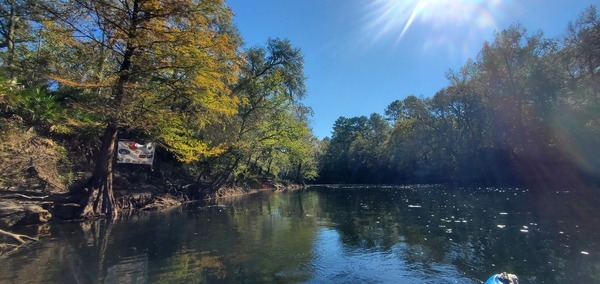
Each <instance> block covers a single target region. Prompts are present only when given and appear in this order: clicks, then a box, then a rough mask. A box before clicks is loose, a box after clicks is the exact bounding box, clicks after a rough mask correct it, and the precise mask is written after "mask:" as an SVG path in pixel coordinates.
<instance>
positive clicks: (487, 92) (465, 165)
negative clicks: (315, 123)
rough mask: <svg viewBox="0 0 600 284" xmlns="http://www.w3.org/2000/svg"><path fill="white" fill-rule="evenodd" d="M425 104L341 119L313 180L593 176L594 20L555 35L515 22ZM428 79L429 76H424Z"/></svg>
mask: <svg viewBox="0 0 600 284" xmlns="http://www.w3.org/2000/svg"><path fill="white" fill-rule="evenodd" d="M447 78H448V80H449V85H448V86H447V87H446V88H444V89H442V90H440V91H439V92H437V93H436V94H435V96H433V97H432V98H418V97H415V96H409V97H407V98H405V99H403V100H396V101H394V102H392V103H391V104H389V105H388V107H387V108H386V109H385V113H384V115H380V114H377V113H374V114H371V115H370V116H369V117H366V116H361V117H352V118H345V117H340V118H339V119H338V120H337V121H336V122H335V125H334V127H333V134H332V136H331V138H327V139H325V140H324V141H323V153H324V154H323V155H322V156H321V157H320V160H319V166H320V170H319V176H320V177H319V181H320V182H344V183H403V182H448V181H469V182H493V183H497V182H511V183H513V182H525V181H536V180H544V179H548V178H558V179H560V178H561V177H562V176H563V175H564V176H565V177H567V176H569V177H572V175H575V176H579V177H585V178H594V177H596V178H597V177H598V176H600V18H599V17H598V15H597V13H596V8H595V7H594V6H591V7H589V8H588V9H587V10H585V11H584V12H583V13H582V14H581V15H580V16H579V17H578V18H577V19H576V20H575V22H572V23H570V24H569V25H568V27H567V29H566V33H565V34H564V36H562V37H561V38H559V39H547V38H544V36H543V34H542V33H541V32H537V33H533V34H532V33H528V32H526V29H525V28H524V27H523V26H521V25H520V24H517V25H514V26H511V27H509V28H508V29H506V30H504V31H502V32H499V33H497V34H496V37H495V40H494V41H493V42H485V43H484V44H483V48H482V49H481V51H480V53H479V54H478V56H477V57H476V59H475V60H472V61H468V62H467V63H466V64H465V65H464V66H463V67H462V68H461V69H460V70H455V71H451V72H449V73H448V74H447ZM423 80H427V78H423Z"/></svg>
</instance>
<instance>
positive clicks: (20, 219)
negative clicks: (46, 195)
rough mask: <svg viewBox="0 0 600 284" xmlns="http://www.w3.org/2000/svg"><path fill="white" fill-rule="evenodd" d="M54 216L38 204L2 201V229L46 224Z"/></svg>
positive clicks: (0, 204)
mask: <svg viewBox="0 0 600 284" xmlns="http://www.w3.org/2000/svg"><path fill="white" fill-rule="evenodd" d="M51 217H52V214H50V212H48V210H46V209H44V208H42V207H41V206H40V205H37V204H28V203H23V202H18V201H14V202H13V201H0V227H3V228H9V227H12V226H14V225H17V224H18V225H28V224H39V223H46V222H48V221H49V220H50V218H51Z"/></svg>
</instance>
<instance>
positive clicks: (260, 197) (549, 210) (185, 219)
mask: <svg viewBox="0 0 600 284" xmlns="http://www.w3.org/2000/svg"><path fill="white" fill-rule="evenodd" d="M599 210H600V191H598V190H595V189H589V188H585V187H573V188H569V187H560V188H547V187H540V188H493V187H469V188H460V187H447V186H440V185H412V186H314V187H311V188H309V189H307V190H302V191H293V192H283V193H274V192H263V193H258V194H253V195H249V196H244V197H239V198H233V199H227V200H221V201H219V202H217V203H213V204H206V203H193V204H188V205H186V206H184V207H180V208H176V209H172V210H169V211H164V212H149V213H143V214H138V215H134V216H128V217H122V218H121V219H119V220H117V221H115V222H108V221H106V220H101V221H94V222H86V223H76V222H75V223H63V224H52V225H51V226H50V227H49V228H47V233H46V235H45V236H44V237H42V240H41V241H40V242H37V243H34V244H32V245H30V246H28V247H26V248H24V249H22V250H20V251H18V252H17V253H15V254H13V255H11V256H10V257H9V258H5V259H0V263H1V264H2V265H0V283H161V282H164V283H482V281H485V279H487V278H488V277H489V276H490V275H492V274H493V273H498V272H501V271H508V272H512V273H515V274H517V275H518V276H519V278H520V283H598V281H599V279H600V249H599V248H600V213H599Z"/></svg>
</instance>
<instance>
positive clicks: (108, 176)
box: [80, 124, 118, 219]
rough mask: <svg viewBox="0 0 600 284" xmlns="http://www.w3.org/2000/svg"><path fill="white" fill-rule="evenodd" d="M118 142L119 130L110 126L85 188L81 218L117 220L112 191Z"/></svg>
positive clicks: (107, 128) (105, 133)
mask: <svg viewBox="0 0 600 284" xmlns="http://www.w3.org/2000/svg"><path fill="white" fill-rule="evenodd" d="M116 142H117V128H116V126H115V125H113V124H109V125H108V126H107V127H106V130H105V132H104V137H103V138H102V146H101V148H100V151H99V153H98V156H97V158H96V159H97V160H96V167H95V168H94V172H93V173H92V177H91V178H90V179H89V181H88V182H87V185H86V186H85V188H84V191H85V194H86V195H85V196H84V198H83V199H82V200H81V203H80V204H81V207H82V208H83V210H82V211H81V213H80V217H81V218H84V219H90V218H96V217H111V218H115V217H117V215H118V209H117V207H116V206H115V197H114V195H113V189H112V179H113V172H112V169H113V161H114V158H113V155H114V150H115V145H116Z"/></svg>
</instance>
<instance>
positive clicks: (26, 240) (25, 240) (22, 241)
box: [0, 229, 39, 245]
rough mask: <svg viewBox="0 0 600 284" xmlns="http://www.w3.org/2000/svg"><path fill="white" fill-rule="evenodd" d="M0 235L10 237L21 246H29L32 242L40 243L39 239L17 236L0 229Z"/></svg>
mask: <svg viewBox="0 0 600 284" xmlns="http://www.w3.org/2000/svg"><path fill="white" fill-rule="evenodd" d="M0 235H2V236H7V237H10V238H12V239H14V240H16V241H17V242H19V244H20V245H23V244H27V243H29V242H31V241H39V240H38V239H36V238H34V237H30V236H28V235H21V234H15V233H11V232H7V231H5V230H2V229H0Z"/></svg>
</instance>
